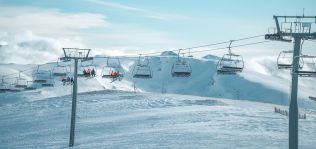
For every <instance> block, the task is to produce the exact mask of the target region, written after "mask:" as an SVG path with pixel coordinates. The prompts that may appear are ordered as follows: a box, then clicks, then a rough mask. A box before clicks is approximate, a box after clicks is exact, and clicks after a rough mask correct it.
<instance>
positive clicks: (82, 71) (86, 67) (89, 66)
mask: <svg viewBox="0 0 316 149" xmlns="http://www.w3.org/2000/svg"><path fill="white" fill-rule="evenodd" d="M92 70H94V71H95V73H96V67H95V65H94V64H93V59H90V60H82V61H81V63H80V68H79V69H78V77H91V76H92V75H91V71H92ZM89 71H90V72H89Z"/></svg>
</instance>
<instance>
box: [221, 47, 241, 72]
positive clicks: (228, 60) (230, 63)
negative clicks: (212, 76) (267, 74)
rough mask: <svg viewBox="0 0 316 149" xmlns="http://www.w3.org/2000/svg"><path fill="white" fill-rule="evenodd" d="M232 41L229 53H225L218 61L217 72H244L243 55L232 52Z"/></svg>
mask: <svg viewBox="0 0 316 149" xmlns="http://www.w3.org/2000/svg"><path fill="white" fill-rule="evenodd" d="M232 42H233V41H230V44H229V47H228V54H224V55H223V57H222V58H221V59H220V60H219V61H218V63H217V74H228V75H229V74H236V73H239V72H242V71H243V69H244V60H243V58H242V56H241V55H237V54H233V53H232V52H231V44H232Z"/></svg>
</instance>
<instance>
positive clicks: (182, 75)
mask: <svg viewBox="0 0 316 149" xmlns="http://www.w3.org/2000/svg"><path fill="white" fill-rule="evenodd" d="M172 76H173V77H189V76H191V72H173V73H172Z"/></svg>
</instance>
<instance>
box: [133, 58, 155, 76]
mask: <svg viewBox="0 0 316 149" xmlns="http://www.w3.org/2000/svg"><path fill="white" fill-rule="evenodd" d="M133 78H140V79H150V78H152V71H151V68H150V66H149V60H148V57H145V58H144V59H143V60H141V55H140V56H139V58H138V62H137V64H136V65H135V66H134V69H133Z"/></svg>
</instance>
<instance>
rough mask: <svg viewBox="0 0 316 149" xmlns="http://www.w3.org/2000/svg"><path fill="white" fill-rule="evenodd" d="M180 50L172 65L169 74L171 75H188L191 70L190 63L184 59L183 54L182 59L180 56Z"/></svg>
mask: <svg viewBox="0 0 316 149" xmlns="http://www.w3.org/2000/svg"><path fill="white" fill-rule="evenodd" d="M180 51H181V49H180V50H179V52H178V60H177V61H176V62H175V63H174V64H173V65H172V68H171V75H172V77H190V76H191V73H192V70H191V66H190V64H189V63H188V62H187V61H186V60H185V58H184V54H183V57H182V59H181V58H180Z"/></svg>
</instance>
